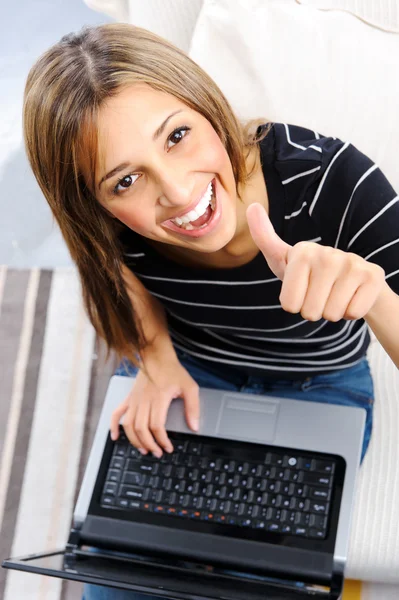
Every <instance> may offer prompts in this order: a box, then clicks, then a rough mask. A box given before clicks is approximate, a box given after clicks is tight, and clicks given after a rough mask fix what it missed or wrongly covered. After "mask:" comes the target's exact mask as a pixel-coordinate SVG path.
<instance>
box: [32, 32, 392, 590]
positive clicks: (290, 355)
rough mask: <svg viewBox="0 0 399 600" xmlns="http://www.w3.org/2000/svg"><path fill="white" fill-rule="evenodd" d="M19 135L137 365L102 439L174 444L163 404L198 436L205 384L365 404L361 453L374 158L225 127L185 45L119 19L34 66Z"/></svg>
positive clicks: (377, 287) (387, 258) (227, 121)
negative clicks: (121, 434) (180, 407)
mask: <svg viewBox="0 0 399 600" xmlns="http://www.w3.org/2000/svg"><path fill="white" fill-rule="evenodd" d="M243 93H245V90H244V91H243ZM24 131H25V141H26V148H27V152H28V156H29V160H30V163H31V165H32V169H33V171H34V174H35V176H36V178H37V180H38V182H39V184H40V186H41V189H42V191H43V193H44V195H45V197H46V199H47V201H48V202H49V204H50V207H51V209H52V211H53V214H54V216H55V218H56V219H57V222H58V224H59V226H60V228H61V231H62V233H63V236H64V238H65V240H66V243H67V244H68V247H69V250H70V252H71V255H72V257H73V260H74V261H75V263H76V265H77V267H78V269H79V273H80V277H81V282H82V288H83V295H84V300H85V304H86V307H87V311H88V314H89V317H90V319H91V322H92V323H93V325H94V327H95V329H96V331H97V332H98V334H99V335H100V336H102V337H103V338H104V339H105V341H106V343H107V345H108V348H109V349H113V350H114V351H116V352H117V353H118V355H119V356H120V357H121V358H123V361H122V363H121V366H120V367H119V369H118V373H121V374H133V373H137V377H136V379H135V383H134V385H133V387H132V390H131V393H130V394H129V396H128V397H127V398H126V399H125V400H124V402H123V403H122V404H121V405H120V407H119V408H118V409H117V410H116V411H115V413H114V414H113V417H112V423H111V434H112V437H113V438H114V439H116V438H117V437H118V424H119V422H120V420H121V418H123V427H124V429H125V431H126V434H127V436H128V438H129V440H130V441H131V443H132V444H133V445H134V446H136V447H137V448H139V449H141V452H142V453H143V454H145V453H147V452H152V453H154V454H155V455H156V456H161V455H162V452H164V451H166V452H172V451H173V447H172V444H171V442H170V440H169V439H168V435H167V433H166V430H165V421H166V416H167V411H168V407H169V405H170V403H171V401H172V399H173V398H175V397H182V398H183V399H184V403H185V409H186V417H187V422H188V424H189V426H190V427H191V428H192V429H193V430H196V429H197V428H198V423H199V419H200V406H199V399H198V389H199V386H207V387H214V388H221V389H227V390H242V391H245V392H250V393H254V394H258V393H262V394H278V395H280V396H281V395H282V396H286V397H291V398H299V399H302V400H309V401H318V402H332V403H338V404H346V405H352V406H353V405H355V406H361V407H363V408H364V409H365V410H366V413H367V424H366V433H365V438H364V445H363V451H362V458H363V457H364V455H365V453H366V450H367V447H368V443H369V439H370V435H371V428H372V409H373V383H372V379H371V375H370V370H369V366H368V363H367V358H366V351H367V347H368V344H369V341H370V337H369V333H368V326H369V327H370V328H371V329H372V330H373V331H374V333H375V335H376V336H377V338H378V339H379V340H380V342H381V343H382V345H383V346H384V348H385V349H386V351H387V352H388V353H389V354H390V356H391V358H392V360H393V361H394V362H395V364H396V365H397V366H399V297H398V295H397V294H398V292H399V252H398V248H399V246H398V242H399V237H398V231H399V204H398V198H397V196H396V194H395V192H394V190H393V189H392V187H391V185H390V184H389V182H388V181H387V179H386V178H385V177H384V175H383V174H382V173H381V171H380V170H379V169H378V168H377V167H376V165H374V164H373V163H372V161H370V160H369V159H368V158H367V157H366V156H364V154H362V153H361V152H359V151H358V150H356V149H355V148H354V147H353V146H352V145H350V144H348V143H343V142H342V141H340V140H338V139H336V138H333V137H325V136H322V135H320V134H318V133H316V132H313V131H309V130H308V129H305V128H302V127H299V126H288V125H286V124H283V123H273V124H271V123H268V122H267V120H266V119H257V120H254V121H251V122H249V123H246V124H245V125H244V124H242V123H240V121H239V120H238V119H237V117H236V116H235V115H234V114H233V111H232V109H231V107H230V105H229V103H228V102H227V100H226V99H225V98H224V96H223V94H222V93H221V91H220V90H219V89H218V87H217V86H216V85H215V83H214V82H213V81H212V80H211V79H210V78H209V77H208V76H207V75H206V74H205V73H204V72H203V71H202V70H201V69H200V68H199V67H198V66H197V65H196V64H195V63H194V62H193V61H191V60H190V59H189V58H188V57H187V56H186V55H185V54H184V53H182V52H181V51H180V50H178V49H177V48H175V47H173V46H172V45H171V44H169V43H168V42H166V41H165V40H162V39H160V38H159V37H157V36H155V35H153V34H151V33H150V32H148V31H145V30H143V29H139V28H136V27H134V26H131V25H122V24H111V25H104V26H101V27H97V28H91V29H86V30H84V31H83V32H81V33H79V34H77V35H69V36H66V37H64V38H63V39H62V40H61V41H60V42H59V43H58V44H56V45H55V46H53V47H52V48H51V49H50V50H48V51H47V52H46V53H45V54H44V55H43V56H42V57H41V58H40V59H39V60H38V61H37V62H36V64H35V65H34V66H33V68H32V70H31V72H30V74H29V77H28V81H27V84H26V90H25V104H24ZM299 426H300V424H299ZM85 594H86V600H92V599H94V598H95V599H97V600H99V599H100V598H101V599H105V598H117V599H119V598H120V599H126V600H127V599H128V598H129V599H134V600H137V599H138V598H139V596H138V595H135V594H132V593H128V592H117V591H112V590H107V588H97V587H91V586H88V587H87V588H86V591H85Z"/></svg>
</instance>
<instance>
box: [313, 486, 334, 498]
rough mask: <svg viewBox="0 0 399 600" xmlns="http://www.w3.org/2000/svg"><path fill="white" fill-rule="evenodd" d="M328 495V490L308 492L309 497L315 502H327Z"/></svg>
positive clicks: (319, 489)
mask: <svg viewBox="0 0 399 600" xmlns="http://www.w3.org/2000/svg"><path fill="white" fill-rule="evenodd" d="M330 494H331V492H330V490H329V489H328V488H325V489H321V488H310V490H309V497H310V498H311V499H316V500H329V499H330Z"/></svg>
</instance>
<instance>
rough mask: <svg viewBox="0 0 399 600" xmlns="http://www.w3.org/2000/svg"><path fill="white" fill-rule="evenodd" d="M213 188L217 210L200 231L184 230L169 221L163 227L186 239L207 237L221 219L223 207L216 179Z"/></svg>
mask: <svg viewBox="0 0 399 600" xmlns="http://www.w3.org/2000/svg"><path fill="white" fill-rule="evenodd" d="M212 186H213V191H214V196H215V209H214V210H213V211H212V215H211V218H210V219H209V221H208V223H207V224H206V225H204V226H202V227H201V228H199V229H183V228H182V227H179V226H178V225H176V224H175V223H173V221H171V220H170V219H169V220H168V221H165V222H164V223H162V227H165V228H166V229H170V230H171V231H175V232H176V233H178V234H179V235H182V236H184V237H193V238H199V237H202V236H204V235H207V234H208V233H210V232H211V231H213V230H214V229H215V227H216V226H217V224H218V223H219V221H220V219H221V216H222V206H221V202H220V199H219V191H218V183H217V180H216V178H214V179H212Z"/></svg>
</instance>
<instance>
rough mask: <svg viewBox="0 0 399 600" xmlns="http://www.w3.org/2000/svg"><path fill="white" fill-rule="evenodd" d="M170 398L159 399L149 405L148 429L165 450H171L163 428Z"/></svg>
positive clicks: (170, 443) (170, 444)
mask: <svg viewBox="0 0 399 600" xmlns="http://www.w3.org/2000/svg"><path fill="white" fill-rule="evenodd" d="M171 401H172V398H171V399H170V400H169V401H166V400H165V401H160V402H158V403H157V404H152V405H151V414H150V429H151V433H152V435H153V436H154V438H155V440H156V441H157V442H158V444H159V445H160V446H161V447H162V448H164V449H165V450H166V452H173V445H172V442H171V441H170V439H169V438H168V434H167V432H166V429H165V424H166V418H167V415H168V410H169V406H170V403H171Z"/></svg>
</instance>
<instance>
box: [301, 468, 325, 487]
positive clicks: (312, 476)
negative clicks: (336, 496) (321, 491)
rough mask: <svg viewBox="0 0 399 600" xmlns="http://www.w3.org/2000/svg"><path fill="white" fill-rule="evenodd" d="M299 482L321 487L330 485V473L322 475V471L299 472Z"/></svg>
mask: <svg viewBox="0 0 399 600" xmlns="http://www.w3.org/2000/svg"><path fill="white" fill-rule="evenodd" d="M298 481H299V483H307V484H308V485H317V486H320V487H324V486H325V487H328V486H329V485H330V483H331V477H330V476H329V475H321V474H320V473H306V472H305V471H300V472H299V479H298Z"/></svg>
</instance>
